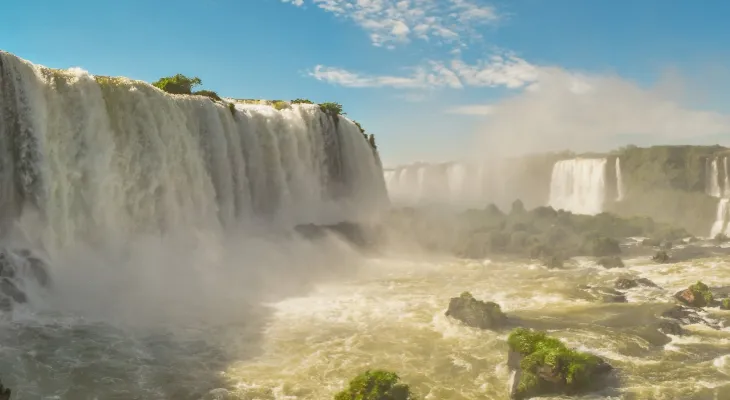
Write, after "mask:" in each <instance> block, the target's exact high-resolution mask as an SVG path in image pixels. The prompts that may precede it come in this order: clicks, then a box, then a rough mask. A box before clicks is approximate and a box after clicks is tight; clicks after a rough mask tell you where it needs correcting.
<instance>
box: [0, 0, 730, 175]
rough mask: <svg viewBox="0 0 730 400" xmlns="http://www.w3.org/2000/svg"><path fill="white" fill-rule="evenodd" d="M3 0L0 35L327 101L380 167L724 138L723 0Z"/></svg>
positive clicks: (254, 90)
mask: <svg viewBox="0 0 730 400" xmlns="http://www.w3.org/2000/svg"><path fill="white" fill-rule="evenodd" d="M6 3H7V4H3V10H2V13H3V23H2V24H0V49H3V50H6V51H9V52H11V53H14V54H17V55H18V56H20V57H23V58H25V59H28V60H30V61H32V62H34V63H38V64H43V65H47V66H50V67H56V68H67V67H72V66H78V67H82V68H84V69H86V70H88V71H89V72H91V73H93V74H100V75H123V76H128V77H132V78H136V79H142V80H147V81H153V80H156V79H157V78H159V77H161V76H166V75H172V74H175V73H183V74H187V75H196V76H199V77H200V78H201V79H202V80H203V83H204V86H205V88H208V89H211V90H216V91H217V92H218V93H220V94H221V95H223V96H230V97H236V98H266V99H293V98H297V97H305V98H310V99H312V100H314V101H317V102H323V101H337V102H340V103H342V104H343V106H344V108H345V111H347V112H348V114H349V115H350V116H351V117H352V118H354V119H356V120H358V121H360V122H361V123H362V125H363V126H364V127H365V129H366V130H368V131H370V132H373V133H375V134H376V136H377V139H378V143H379V145H380V148H381V155H382V157H383V159H384V161H385V163H386V164H389V165H392V164H397V163H404V162H409V161H415V160H419V159H425V160H439V159H454V158H461V157H462V156H465V155H466V154H467V153H470V154H471V153H475V152H476V153H480V152H488V151H495V149H498V148H499V149H502V148H505V149H507V147H503V145H505V143H508V145H509V146H513V147H524V144H525V143H528V142H529V143H533V146H534V147H535V148H543V147H551V146H552V147H555V146H559V147H586V148H588V147H596V146H599V145H600V146H609V147H610V146H617V145H621V144H625V143H623V142H626V141H635V142H641V143H643V142H647V143H652V142H666V143H674V142H703V141H705V142H708V143H711V142H718V141H719V142H722V141H723V140H725V139H724V138H725V137H730V136H728V135H730V129H728V127H730V118H729V117H728V109H727V107H728V105H730V102H729V101H728V98H727V95H725V93H730V90H727V89H730V85H728V84H727V83H728V82H730V79H728V78H730V69H729V68H727V67H725V66H730V47H728V45H727V43H730V27H728V25H727V23H726V22H727V21H726V19H727V16H728V15H730V2H727V1H721V0H717V1H713V0H704V1H702V2H701V3H698V2H690V1H679V0H677V1H660V0H642V1H629V0H625V1H598V0H595V1H587V0H583V1H578V0H561V1H553V0H518V1H486V0H484V1H482V0H287V1H283V0H176V1H171V0H156V1H147V0H145V1H143V0H126V1H123V2H100V1H91V0H65V1H63V2H61V1H51V0H45V1H41V0H22V1H21V0H11V1H9V2H6ZM581 88H582V89H581ZM636 135H644V136H641V137H640V136H636ZM475 138H478V140H476V141H475ZM475 143H478V145H475ZM480 146H484V147H480Z"/></svg>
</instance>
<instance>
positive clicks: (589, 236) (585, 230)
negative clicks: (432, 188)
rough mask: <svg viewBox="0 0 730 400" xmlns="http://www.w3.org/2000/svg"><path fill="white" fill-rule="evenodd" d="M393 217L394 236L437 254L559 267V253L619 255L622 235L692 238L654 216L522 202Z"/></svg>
mask: <svg viewBox="0 0 730 400" xmlns="http://www.w3.org/2000/svg"><path fill="white" fill-rule="evenodd" d="M388 221H389V222H388V230H389V233H390V234H391V235H395V236H401V237H402V238H403V239H406V240H411V241H415V242H416V243H417V244H420V245H422V247H424V248H426V249H431V250H434V251H437V252H447V253H451V254H454V255H457V256H460V257H466V258H484V257H487V256H491V255H495V254H505V255H517V256H523V257H529V258H532V259H539V260H543V261H544V262H545V263H546V264H551V265H555V263H553V257H556V258H558V259H562V260H564V259H567V258H570V257H574V256H593V257H611V256H618V255H619V254H620V253H621V247H620V246H619V243H618V240H617V239H619V238H625V237H629V236H651V237H656V238H659V239H660V240H676V239H679V238H683V237H686V236H689V233H688V232H686V231H684V230H683V229H678V228H674V227H672V226H670V225H667V224H660V223H656V222H654V221H653V220H652V219H650V218H621V217H618V216H616V215H613V214H609V213H601V214H598V215H594V216H590V215H577V214H572V213H570V212H566V211H562V210H560V211H555V210H554V209H552V208H550V207H537V208H535V209H533V210H530V211H527V210H525V208H524V205H523V204H522V202H520V201H515V202H514V203H513V205H512V209H511V211H510V213H508V214H505V213H503V212H502V211H501V210H499V209H498V208H497V207H496V206H495V205H489V206H487V207H486V208H485V209H483V210H475V209H472V210H467V211H464V212H461V213H458V214H456V215H449V214H447V213H439V214H436V213H429V212H428V211H427V210H416V209H410V208H405V209H394V210H392V211H391V215H390V216H389V217H388Z"/></svg>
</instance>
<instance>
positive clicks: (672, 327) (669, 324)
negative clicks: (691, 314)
mask: <svg viewBox="0 0 730 400" xmlns="http://www.w3.org/2000/svg"><path fill="white" fill-rule="evenodd" d="M659 332H661V333H663V334H665V335H673V336H681V335H683V334H684V329H683V328H682V325H680V324H679V323H678V322H677V321H670V320H662V321H659Z"/></svg>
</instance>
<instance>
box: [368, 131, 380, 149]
mask: <svg viewBox="0 0 730 400" xmlns="http://www.w3.org/2000/svg"><path fill="white" fill-rule="evenodd" d="M368 143H370V147H372V148H373V149H377V148H378V146H377V145H376V144H375V135H373V134H372V133H371V134H370V135H368Z"/></svg>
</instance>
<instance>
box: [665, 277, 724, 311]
mask: <svg viewBox="0 0 730 400" xmlns="http://www.w3.org/2000/svg"><path fill="white" fill-rule="evenodd" d="M674 298H675V299H677V300H679V301H680V302H681V303H683V304H685V305H688V306H690V307H700V308H701V307H707V306H710V305H712V304H713V303H714V302H715V299H714V297H713V296H712V292H710V288H709V287H707V285H705V284H704V283H702V282H700V281H697V283H695V284H694V285H691V286H690V287H688V288H687V289H684V290H680V291H679V292H677V293H675V294H674Z"/></svg>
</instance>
